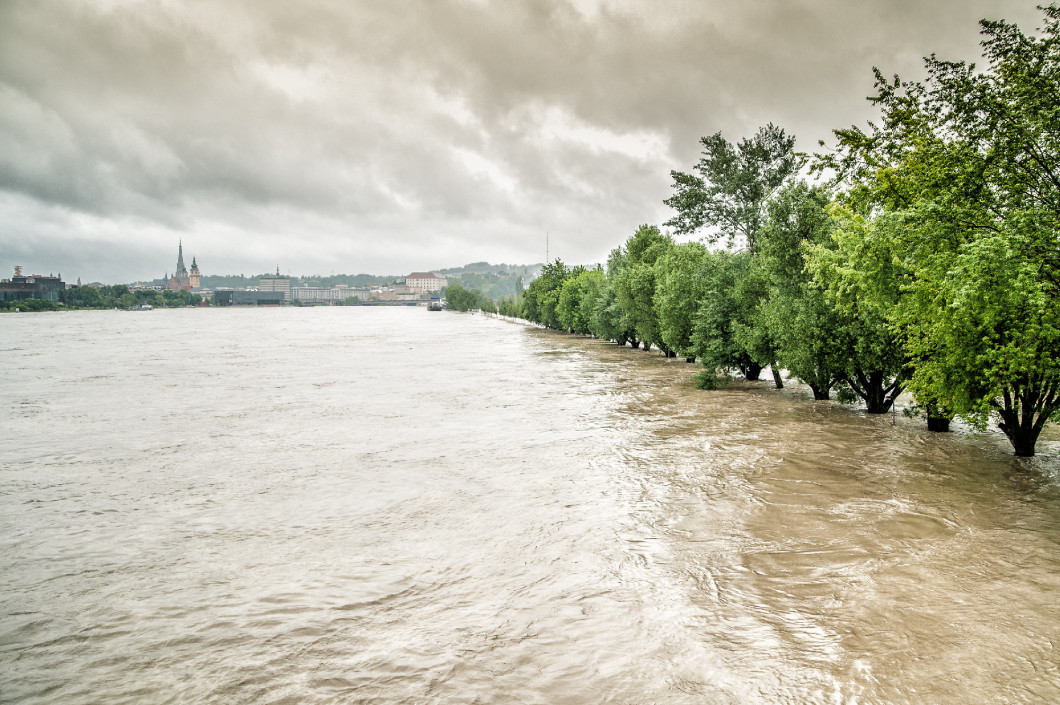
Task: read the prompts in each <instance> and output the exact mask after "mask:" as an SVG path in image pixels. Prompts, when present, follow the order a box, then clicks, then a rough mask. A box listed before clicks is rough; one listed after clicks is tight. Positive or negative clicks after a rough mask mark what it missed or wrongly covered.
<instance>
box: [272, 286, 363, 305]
mask: <svg viewBox="0 0 1060 705" xmlns="http://www.w3.org/2000/svg"><path fill="white" fill-rule="evenodd" d="M371 295H372V292H371V291H369V290H368V289H355V288H350V287H348V286H341V285H340V286H336V287H334V288H331V289H325V288H323V287H318V286H295V287H291V290H290V298H291V299H293V300H294V301H300V302H301V303H304V304H332V303H338V302H344V301H346V299H349V298H353V297H357V298H358V299H360V300H361V301H367V300H368V299H369V298H370V297H371Z"/></svg>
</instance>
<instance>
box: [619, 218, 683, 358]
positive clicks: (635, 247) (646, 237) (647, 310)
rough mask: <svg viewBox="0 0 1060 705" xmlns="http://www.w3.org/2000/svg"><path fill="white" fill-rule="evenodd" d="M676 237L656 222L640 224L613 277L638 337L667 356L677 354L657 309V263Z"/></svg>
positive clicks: (622, 303)
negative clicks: (664, 333)
mask: <svg viewBox="0 0 1060 705" xmlns="http://www.w3.org/2000/svg"><path fill="white" fill-rule="evenodd" d="M673 245H674V242H673V239H672V238H670V236H668V235H664V234H662V233H661V232H659V228H657V227H655V226H654V225H641V226H640V228H638V229H637V232H635V233H634V234H633V235H632V236H631V237H630V238H629V240H627V241H626V246H625V263H624V266H623V267H622V268H621V269H619V270H618V271H617V272H616V274H615V276H614V279H613V282H614V288H615V295H616V297H617V298H618V302H619V305H620V306H621V307H622V309H623V310H624V311H625V313H626V316H627V318H628V320H629V322H630V323H631V325H632V327H633V330H634V331H636V336H637V338H638V339H639V340H641V341H642V342H643V343H644V348H645V350H647V349H648V348H650V347H651V346H652V345H655V346H656V347H658V348H659V349H660V350H662V351H663V352H664V353H666V355H667V357H672V356H673V355H674V353H673V352H672V350H671V349H670V348H669V347H668V346H667V345H666V343H665V342H664V341H663V337H662V332H661V331H660V329H659V317H658V314H657V313H656V308H655V262H656V260H658V259H659V257H661V256H662V255H663V254H665V253H666V251H667V250H669V249H670V248H671V247H673Z"/></svg>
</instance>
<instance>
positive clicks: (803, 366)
mask: <svg viewBox="0 0 1060 705" xmlns="http://www.w3.org/2000/svg"><path fill="white" fill-rule="evenodd" d="M1043 13H1044V15H1045V25H1044V27H1043V30H1042V35H1041V36H1040V37H1038V38H1035V37H1031V36H1027V35H1025V34H1024V33H1023V32H1022V31H1020V30H1019V28H1018V27H1016V26H1015V25H1012V24H1009V23H1007V22H1005V21H997V22H992V21H983V22H982V23H981V26H982V35H983V37H984V39H983V42H982V45H983V48H984V54H985V57H986V60H987V62H988V64H989V66H988V68H987V70H986V71H977V70H975V68H974V67H973V66H972V65H971V64H967V63H963V62H947V61H942V60H939V59H936V58H935V57H931V58H930V59H927V60H926V66H927V73H928V78H927V79H926V81H925V82H923V83H909V82H902V81H900V80H898V79H897V78H894V79H889V78H887V77H885V76H884V75H883V74H882V73H880V72H878V71H877V72H876V85H875V95H874V96H873V97H872V98H871V99H870V100H871V101H872V103H873V104H874V105H876V106H878V107H879V109H880V111H881V115H880V119H879V120H878V121H877V122H876V123H875V124H870V125H869V126H868V127H867V128H865V129H862V128H858V127H851V128H849V129H841V130H836V131H835V135H836V137H837V145H836V147H835V149H834V150H832V151H829V152H827V153H825V154H818V155H814V156H813V157H807V156H805V155H800V154H797V153H795V152H794V149H793V148H794V138H792V137H791V136H789V135H787V134H786V133H785V132H784V130H782V129H780V128H778V127H775V126H773V125H768V126H766V127H763V128H761V129H760V130H759V131H758V133H757V134H755V135H754V136H753V137H751V138H748V139H743V140H740V141H739V142H738V143H736V144H732V143H730V142H728V141H727V140H726V139H724V138H723V137H722V136H721V134H720V133H719V134H715V135H712V136H709V137H704V138H703V139H702V140H701V142H702V146H703V151H702V158H701V159H700V160H699V162H698V163H697V164H696V165H695V166H694V167H693V169H692V170H691V171H690V172H688V173H684V172H677V171H675V172H672V177H673V182H674V183H673V189H674V190H673V195H672V197H671V198H669V199H668V200H667V201H666V203H667V204H668V205H669V206H671V207H672V208H673V209H674V212H675V215H674V216H673V218H672V219H671V220H669V221H668V222H666V223H665V226H668V227H669V228H672V233H673V235H671V234H668V233H666V232H663V231H662V230H660V228H659V227H656V226H652V225H643V226H641V227H640V228H639V229H638V230H637V231H636V233H634V234H633V235H632V236H631V237H630V238H629V239H628V240H627V241H626V242H625V244H624V246H621V247H618V248H616V249H615V250H614V251H612V253H611V255H610V257H609V258H608V261H607V266H606V268H603V267H596V268H594V269H586V268H584V267H573V268H571V267H568V266H566V265H565V264H564V263H563V262H561V261H560V260H556V261H554V262H551V263H548V264H546V265H545V267H544V269H543V271H542V274H541V276H540V277H539V278H537V279H535V280H534V281H532V282H530V283H529V285H528V286H527V288H526V291H524V292H522V293H516V294H513V295H510V296H507V297H505V298H502V299H501V300H500V301H499V302H498V304H497V309H498V310H499V312H500V313H501V314H504V315H507V316H517V317H522V318H525V319H527V320H529V321H533V322H536V323H539V324H542V325H544V326H547V327H549V328H555V329H558V330H563V331H569V332H573V333H582V334H589V335H594V336H596V337H598V338H602V339H606V340H613V341H616V342H618V343H620V344H626V343H629V344H631V345H632V346H633V347H634V348H637V347H639V346H644V347H645V348H649V347H655V348H657V349H658V350H660V351H662V352H663V353H665V354H666V355H668V356H680V357H684V358H688V359H689V360H690V361H691V360H694V359H698V360H699V361H700V362H701V364H702V365H703V367H704V369H703V370H702V372H700V373H699V374H698V375H697V378H698V381H699V384H700V385H701V386H703V387H713V386H716V384H717V380H718V378H719V376H721V377H724V376H725V375H727V374H728V373H730V372H733V371H736V370H738V371H740V373H742V374H743V375H744V376H745V377H746V378H747V379H750V380H754V379H757V378H758V377H759V374H760V372H761V371H762V370H763V369H765V368H766V367H770V368H772V372H773V376H774V378H775V382H776V385H777V386H778V387H779V386H781V384H782V381H781V377H780V375H779V373H778V370H779V369H786V370H788V371H789V373H790V374H792V375H794V376H795V377H797V378H798V379H800V380H802V381H803V382H804V383H806V384H807V385H809V387H810V389H812V390H813V394H814V397H815V398H817V399H828V398H829V396H830V394H831V393H832V392H833V391H835V392H838V394H839V395H841V396H844V397H848V398H852V399H858V398H860V399H861V400H862V401H863V402H864V404H865V406H866V408H867V410H868V412H869V413H873V414H879V413H885V412H887V411H888V410H890V409H891V407H892V404H893V403H894V400H895V398H896V397H897V396H898V395H899V394H900V393H901V392H903V391H909V392H911V393H912V395H913V397H914V399H915V400H916V403H917V406H918V408H919V409H920V410H922V411H923V412H924V413H926V415H927V417H928V421H929V427H930V428H932V429H936V430H942V429H945V428H948V425H949V420H950V419H951V418H953V417H954V416H960V417H963V418H965V419H967V420H968V421H970V422H971V423H973V424H975V425H976V426H978V427H980V428H981V427H984V426H985V425H986V424H987V423H988V422H989V421H990V420H991V419H994V420H995V421H996V422H997V423H998V426H999V427H1000V429H1001V430H1002V431H1003V432H1004V433H1005V435H1006V436H1007V437H1008V439H1009V440H1010V442H1011V443H1012V446H1013V448H1014V449H1015V452H1016V454H1017V455H1020V456H1030V455H1033V454H1034V451H1035V444H1036V442H1037V439H1038V437H1039V434H1040V432H1041V430H1042V427H1043V426H1044V424H1045V423H1046V422H1047V421H1048V420H1049V419H1050V418H1051V419H1053V420H1060V239H1058V233H1060V230H1058V227H1057V226H1058V220H1060V119H1058V118H1060V107H1058V106H1060V52H1058V51H1057V46H1060V31H1058V29H1060V10H1058V9H1057V8H1056V7H1055V6H1054V7H1049V8H1044V9H1043ZM822 146H823V145H822ZM806 165H808V166H809V167H810V173H817V174H822V175H827V176H828V177H829V178H828V181H827V182H826V183H811V182H807V181H806V180H805V179H804V178H802V176H801V174H803V173H805V172H804V170H803V167H804V166H806ZM692 233H698V234H700V235H702V241H701V242H685V243H678V242H677V241H675V239H674V235H677V236H682V235H689V234H692ZM452 292H453V288H452V287H450V298H453V293H452ZM473 303H474V302H472V304H473ZM465 304H466V302H465V301H461V305H465ZM490 305H491V304H486V306H490Z"/></svg>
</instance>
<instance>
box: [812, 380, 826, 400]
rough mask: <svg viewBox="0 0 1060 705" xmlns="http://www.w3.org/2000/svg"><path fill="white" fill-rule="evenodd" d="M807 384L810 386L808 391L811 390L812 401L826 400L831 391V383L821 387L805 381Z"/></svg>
mask: <svg viewBox="0 0 1060 705" xmlns="http://www.w3.org/2000/svg"><path fill="white" fill-rule="evenodd" d="M807 384H808V385H809V387H810V391H812V392H813V398H814V401H828V397H829V394H830V392H831V391H832V387H831V385H829V386H827V387H822V386H818V385H816V384H814V383H813V382H807Z"/></svg>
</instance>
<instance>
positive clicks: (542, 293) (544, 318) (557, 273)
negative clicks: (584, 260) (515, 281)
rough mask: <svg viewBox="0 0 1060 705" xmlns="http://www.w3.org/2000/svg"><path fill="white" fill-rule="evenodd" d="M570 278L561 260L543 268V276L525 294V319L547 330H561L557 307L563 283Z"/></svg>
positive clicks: (533, 282)
mask: <svg viewBox="0 0 1060 705" xmlns="http://www.w3.org/2000/svg"><path fill="white" fill-rule="evenodd" d="M570 276H571V271H570V269H568V268H567V265H565V264H563V262H562V261H560V260H559V259H557V260H556V261H555V262H551V263H549V264H546V265H545V266H544V267H542V269H541V276H539V277H538V278H537V279H535V280H534V281H532V282H530V285H529V286H528V287H527V288H526V291H525V292H523V318H525V319H526V320H528V321H532V322H533V323H540V324H541V325H543V326H545V327H546V328H557V329H558V328H561V327H562V326H561V324H560V321H559V315H558V314H557V312H556V307H557V306H558V305H559V294H560V289H561V288H562V286H563V282H565V281H566V280H567V279H568V278H569V277H570Z"/></svg>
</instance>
